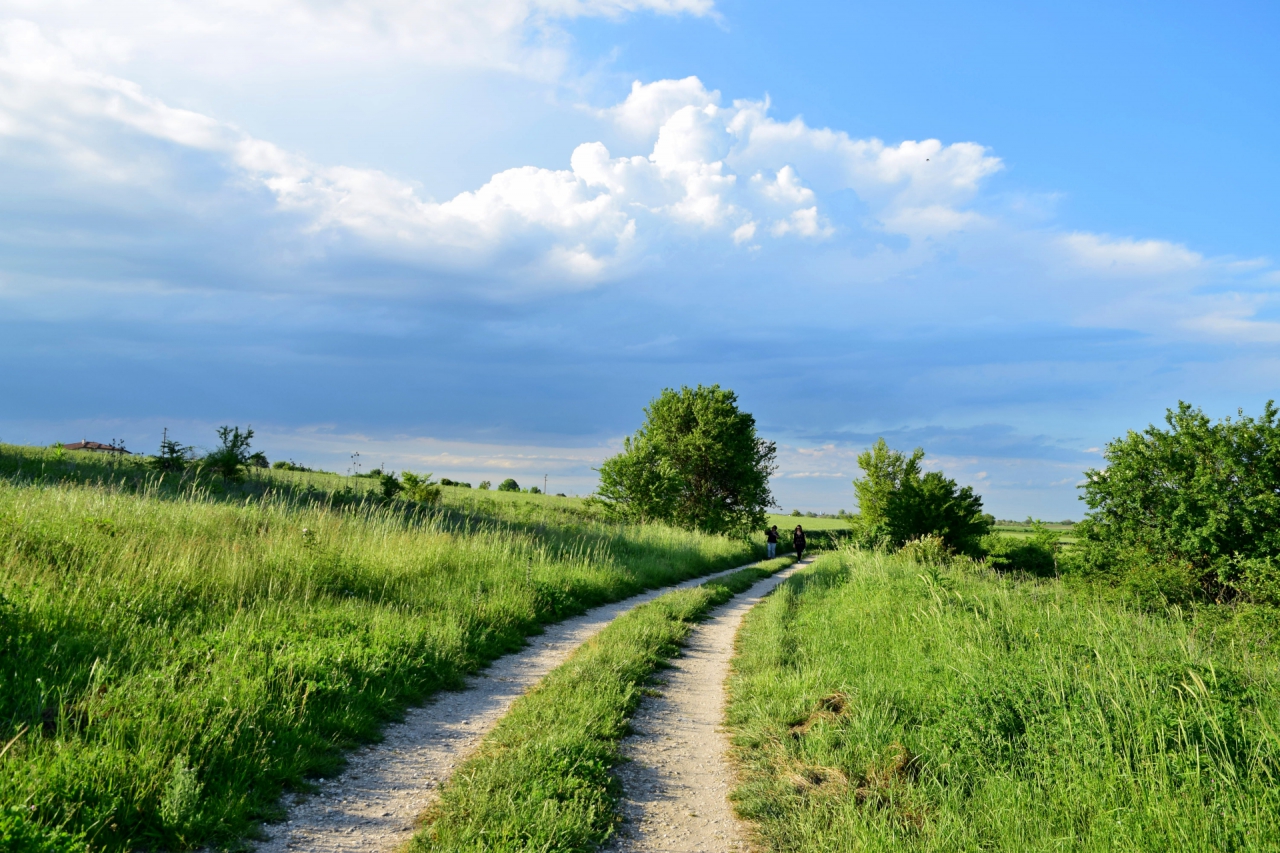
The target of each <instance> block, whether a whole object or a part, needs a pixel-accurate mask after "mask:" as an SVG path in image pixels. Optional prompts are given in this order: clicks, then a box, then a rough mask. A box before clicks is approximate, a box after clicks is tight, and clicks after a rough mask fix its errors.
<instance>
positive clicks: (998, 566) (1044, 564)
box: [982, 522, 1058, 578]
mask: <svg viewBox="0 0 1280 853" xmlns="http://www.w3.org/2000/svg"><path fill="white" fill-rule="evenodd" d="M1032 530H1033V533H1032V535H1031V536H1030V537H1021V536H1002V535H1000V534H998V533H993V534H990V535H988V536H984V537H983V538H982V550H983V552H985V554H986V556H987V565H989V566H990V567H991V568H993V569H995V570H996V571H999V572H1023V573H1025V574H1028V575H1035V576H1036V577H1042V578H1047V577H1053V576H1054V575H1056V574H1057V573H1058V560H1057V551H1058V534H1057V533H1055V532H1053V531H1052V530H1049V529H1048V528H1047V527H1045V526H1044V525H1043V524H1041V523H1040V522H1035V523H1034V524H1033V525H1032Z"/></svg>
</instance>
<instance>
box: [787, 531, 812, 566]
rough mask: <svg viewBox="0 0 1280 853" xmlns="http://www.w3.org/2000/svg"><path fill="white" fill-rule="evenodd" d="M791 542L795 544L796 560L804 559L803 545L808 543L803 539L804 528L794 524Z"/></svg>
mask: <svg viewBox="0 0 1280 853" xmlns="http://www.w3.org/2000/svg"><path fill="white" fill-rule="evenodd" d="M791 543H792V544H793V545H795V546H796V561H797V562H799V561H800V560H803V559H804V546H805V545H806V544H808V543H806V542H805V541H804V528H803V527H801V526H800V525H798V524H797V525H796V532H795V533H793V534H791Z"/></svg>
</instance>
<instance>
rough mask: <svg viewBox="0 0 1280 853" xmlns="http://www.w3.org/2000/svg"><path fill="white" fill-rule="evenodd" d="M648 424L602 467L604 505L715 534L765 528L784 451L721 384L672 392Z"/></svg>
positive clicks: (654, 405) (656, 403) (652, 409)
mask: <svg viewBox="0 0 1280 853" xmlns="http://www.w3.org/2000/svg"><path fill="white" fill-rule="evenodd" d="M645 415H646V417H645V422H644V425H643V426H641V427H640V429H639V430H638V431H637V432H636V434H635V435H634V436H632V437H630V438H627V439H625V440H624V442H623V450H622V452H621V453H619V454H618V455H617V456H613V457H611V458H609V459H606V460H605V462H604V464H603V465H601V466H600V469H599V470H600V489H599V493H598V494H599V499H600V500H601V501H602V502H603V503H604V504H605V505H606V506H607V507H608V508H609V509H610V511H611V512H613V513H614V514H616V515H618V516H620V517H622V518H626V519H630V520H634V521H642V522H643V521H650V520H653V521H665V522H667V523H669V524H674V525H677V526H679V527H684V528H687V529H691V530H702V531H705V532H707V533H745V532H747V531H749V530H756V529H759V528H760V527H762V526H763V525H764V522H765V510H766V509H768V508H769V507H770V506H772V505H773V495H772V494H771V493H770V491H769V476H770V475H771V474H772V473H773V472H774V470H775V469H776V467H777V466H776V465H775V462H774V459H775V457H776V455H777V447H776V446H775V445H774V443H773V442H771V441H765V440H764V439H762V438H760V436H759V435H758V434H757V433H756V422H755V418H753V417H752V416H751V415H749V414H748V413H746V412H743V411H740V410H739V409H738V398H737V395H736V394H734V393H733V392H732V391H730V390H727V389H724V390H722V389H721V388H720V386H719V385H712V386H710V387H707V386H703V385H699V386H698V387H697V388H688V387H683V388H681V389H680V390H679V391H674V390H672V389H670V388H666V389H664V390H663V392H662V393H661V394H660V395H659V396H658V398H657V399H655V400H652V401H651V402H650V403H649V405H648V406H646V407H645Z"/></svg>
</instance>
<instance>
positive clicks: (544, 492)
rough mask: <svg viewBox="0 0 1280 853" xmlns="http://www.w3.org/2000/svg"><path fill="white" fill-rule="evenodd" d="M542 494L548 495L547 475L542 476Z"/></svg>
mask: <svg viewBox="0 0 1280 853" xmlns="http://www.w3.org/2000/svg"><path fill="white" fill-rule="evenodd" d="M542 493H543V494H544V495H545V494H546V493H547V475H546V474H543V475H542Z"/></svg>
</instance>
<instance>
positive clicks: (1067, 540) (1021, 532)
mask: <svg viewBox="0 0 1280 853" xmlns="http://www.w3.org/2000/svg"><path fill="white" fill-rule="evenodd" d="M1045 527H1047V528H1048V529H1049V530H1052V531H1053V532H1055V533H1057V534H1058V541H1059V542H1061V543H1062V544H1064V545H1074V544H1075V543H1076V537H1075V535H1074V531H1075V525H1074V524H1057V523H1054V524H1045ZM992 532H994V533H999V534H1001V535H1003V536H1014V537H1018V538H1030V537H1031V536H1033V535H1034V534H1035V529H1034V528H1033V527H1032V526H1031V525H1030V524H997V525H996V526H995V528H993V531H992Z"/></svg>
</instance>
